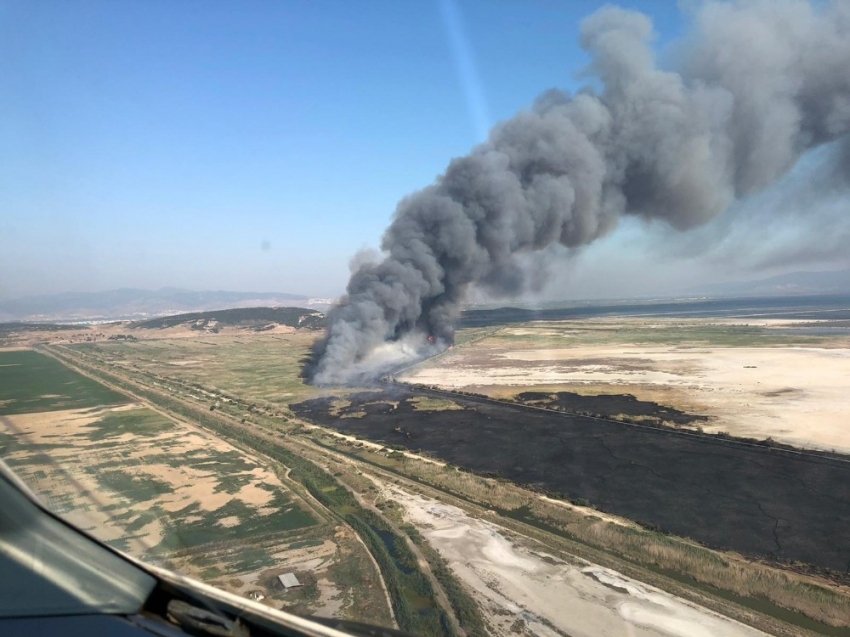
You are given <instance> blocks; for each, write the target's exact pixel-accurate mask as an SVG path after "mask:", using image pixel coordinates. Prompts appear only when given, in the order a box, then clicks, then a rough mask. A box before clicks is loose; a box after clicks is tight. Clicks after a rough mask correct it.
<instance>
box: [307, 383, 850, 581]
mask: <svg viewBox="0 0 850 637" xmlns="http://www.w3.org/2000/svg"><path fill="white" fill-rule="evenodd" d="M434 394H435V393H434V392H431V391H429V390H423V389H411V388H406V387H400V386H394V387H388V388H386V389H384V390H383V391H382V392H378V393H376V392H365V393H362V394H354V395H352V396H349V400H350V401H351V404H350V405H349V406H347V407H344V408H339V407H336V408H334V407H333V406H332V404H331V400H330V399H326V398H319V399H314V400H309V401H304V402H302V403H298V404H293V405H292V406H291V407H292V409H293V411H294V412H295V413H296V414H298V415H299V416H301V417H303V418H306V419H309V420H312V421H314V422H316V423H318V424H321V425H324V426H328V427H332V428H334V429H337V430H340V431H343V432H345V433H349V434H353V435H357V436H361V437H363V438H366V439H370V440H374V441H379V442H383V443H384V444H386V445H387V446H391V445H395V446H403V447H405V448H409V449H413V450H421V451H425V452H427V453H430V454H432V455H433V456H435V457H438V458H441V459H443V460H445V461H447V462H450V463H452V464H454V465H457V466H460V467H463V468H465V469H467V470H470V471H473V472H477V473H482V474H488V475H497V476H501V477H504V478H506V479H509V480H511V481H513V482H515V483H518V484H521V485H525V486H529V487H531V488H534V489H536V490H540V491H544V492H546V493H549V494H553V495H557V496H560V497H562V498H565V499H570V500H573V501H579V500H581V501H586V502H588V503H590V504H591V505H592V506H594V507H595V508H597V509H599V510H600V511H605V512H609V513H613V514H615V515H619V516H622V517H624V518H628V519H631V520H634V521H636V522H638V523H640V524H642V525H644V526H646V527H647V528H651V529H654V530H659V531H663V532H667V533H672V534H675V535H678V536H682V537H688V538H691V539H694V540H696V541H698V542H701V543H702V544H704V545H706V546H709V547H712V548H717V549H724V550H734V551H738V552H740V553H742V554H744V555H747V556H751V557H757V558H762V559H769V560H774V561H778V562H782V563H786V564H790V563H794V562H801V563H804V564H808V565H811V566H814V567H816V568H817V569H820V570H823V571H824V572H825V573H827V574H847V573H848V572H850V564H848V560H850V462H846V461H844V460H846V459H845V458H843V457H839V456H834V455H833V456H830V455H817V454H796V453H793V452H789V451H788V450H785V449H777V448H772V447H770V446H761V445H758V444H740V443H738V442H737V441H734V440H724V439H722V438H719V439H718V438H716V437H711V436H701V435H685V434H679V433H678V432H675V431H672V430H670V429H669V428H655V427H643V426H626V425H624V424H623V423H617V422H612V421H607V420H604V419H599V418H591V417H587V416H577V415H573V414H568V413H556V412H552V411H549V410H544V409H531V408H529V407H527V406H524V405H519V404H511V403H507V402H500V401H492V400H488V399H486V398H483V397H476V396H461V395H456V394H453V395H452V400H454V401H455V402H456V403H457V404H459V405H460V406H461V407H463V408H464V409H455V410H442V411H437V412H435V411H424V410H421V409H416V408H415V406H414V404H413V403H412V399H414V398H416V397H420V396H430V395H434ZM436 395H440V396H442V395H444V394H442V393H436ZM349 413H363V414H365V415H364V416H362V417H359V418H346V417H344V416H346V415H347V414H349Z"/></svg>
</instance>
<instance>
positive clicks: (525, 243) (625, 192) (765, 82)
mask: <svg viewBox="0 0 850 637" xmlns="http://www.w3.org/2000/svg"><path fill="white" fill-rule="evenodd" d="M651 39H652V24H651V22H650V21H649V19H648V18H647V17H646V16H644V15H642V14H640V13H635V12H632V11H625V10H622V9H619V8H615V7H606V8H603V9H602V10H600V11H599V12H597V13H595V14H593V15H592V16H590V17H589V18H587V19H586V20H585V21H584V23H583V25H582V30H581V43H582V46H583V47H584V48H585V49H586V50H587V51H588V52H589V53H590V55H591V57H592V64H591V68H590V72H591V73H592V74H593V75H595V77H596V78H598V85H599V86H600V87H601V88H600V90H599V91H598V92H597V91H594V90H592V89H590V88H588V89H587V90H584V91H582V92H579V93H578V94H577V95H574V96H568V95H565V94H563V93H560V92H558V91H550V92H547V93H545V94H543V95H542V96H541V97H540V98H538V100H537V102H536V103H535V104H534V106H533V107H532V108H531V109H530V110H529V111H526V112H521V113H519V114H518V115H517V116H515V117H514V118H513V119H511V120H508V121H506V122H503V123H502V124H500V125H498V126H497V127H496V128H495V129H494V130H493V131H492V132H491V134H490V138H489V140H488V141H487V142H486V143H484V144H482V145H481V146H479V147H477V148H475V149H474V150H473V151H472V152H471V153H470V154H469V155H467V156H466V157H461V158H458V159H455V160H453V161H452V162H451V163H450V164H449V166H448V168H447V169H446V172H445V173H444V174H443V175H442V176H441V177H440V178H439V179H438V180H437V182H436V183H435V184H433V185H431V186H428V187H427V188H425V189H424V190H421V191H419V192H417V193H415V194H412V195H410V196H409V197H407V198H405V199H404V200H402V201H401V202H400V203H399V205H398V208H397V210H396V213H395V217H394V219H393V222H392V224H391V225H390V227H389V228H388V229H387V231H386V233H385V234H384V237H383V242H382V245H381V247H382V249H383V251H384V253H385V255H384V257H383V260H381V261H379V262H369V263H363V264H361V265H360V266H359V267H358V268H357V269H356V271H355V272H354V273H353V274H352V277H351V280H350V282H349V284H348V290H347V296H346V297H345V298H344V299H343V301H342V302H341V304H340V305H339V306H338V307H337V308H335V309H334V310H333V312H332V313H331V315H330V316H329V326H328V334H327V337H326V339H325V340H324V341H323V342H322V343H321V344H320V346H319V348H318V351H317V354H318V356H317V359H316V361H315V367H314V368H313V369H312V376H313V380H314V381H315V382H317V383H336V382H345V381H347V380H349V379H350V378H351V375H352V374H353V373H355V372H356V370H357V369H358V368H360V369H361V371H362V367H363V364H364V363H363V361H364V359H368V357H369V356H370V354H371V353H372V352H373V351H374V350H375V349H376V348H379V346H381V345H382V344H384V343H386V342H388V341H394V340H398V339H400V338H401V337H402V336H404V335H406V334H410V333H421V334H430V335H434V336H435V337H436V338H437V339H439V340H441V341H443V342H446V343H448V342H451V340H452V333H453V324H454V322H455V319H456V318H457V316H458V312H459V306H460V303H461V301H462V300H463V298H464V293H465V292H466V290H467V289H468V288H469V286H470V285H472V284H475V285H476V286H481V287H484V288H486V289H488V290H489V291H491V292H495V293H499V294H505V295H509V294H512V293H516V292H520V291H522V290H523V289H525V286H526V275H525V273H524V271H523V268H522V267H521V266H520V263H519V261H518V257H520V256H521V255H522V254H524V253H528V252H530V251H537V250H542V249H544V248H546V247H547V246H549V245H550V244H552V243H554V242H559V243H561V244H563V245H565V246H568V247H574V246H581V245H584V244H587V243H589V242H591V241H593V240H594V239H597V238H598V237H600V236H602V235H604V234H606V233H608V232H610V231H611V230H612V229H613V228H614V227H615V226H616V224H617V221H618V219H619V218H620V217H621V216H622V215H624V214H634V215H641V216H643V217H646V218H658V219H662V220H664V221H666V222H667V223H669V224H670V225H671V226H673V227H674V228H676V229H679V230H687V229H689V228H692V227H695V226H698V225H700V224H703V223H705V222H707V221H709V220H710V219H712V218H713V217H714V216H715V215H717V214H718V213H720V212H721V211H723V210H724V209H725V208H726V207H727V206H729V204H730V203H731V202H733V201H734V200H735V199H736V198H738V197H741V196H744V195H747V194H751V193H753V192H757V191H759V190H760V189H763V188H765V187H766V186H768V185H770V184H771V183H773V182H775V181H776V180H777V179H779V178H780V177H781V176H782V175H784V174H785V173H786V172H787V171H788V170H789V169H790V168H791V167H792V166H794V164H795V163H796V162H797V160H798V159H799V158H800V156H801V155H802V154H803V153H804V152H805V151H806V150H807V149H810V148H812V147H815V146H817V145H820V144H824V143H826V142H830V141H833V140H836V139H838V138H840V137H842V136H844V135H846V134H847V132H848V131H850V3H847V2H835V3H833V4H829V5H822V4H817V5H814V4H810V3H808V2H804V1H802V0H752V1H741V2H732V3H726V2H722V3H721V2H709V3H705V4H702V5H701V6H700V8H699V9H698V10H697V12H696V14H695V15H694V30H693V34H692V35H691V36H690V37H689V38H688V39H686V40H685V41H683V42H682V43H681V44H680V46H679V47H678V48H677V49H676V52H677V54H678V56H679V60H678V63H677V65H676V66H677V68H678V72H668V71H662V70H659V69H658V68H657V67H656V64H655V59H654V55H653V52H652V50H651V48H650V41H651ZM835 172H836V175H838V174H840V173H841V172H842V171H841V170H838V169H836V171H835Z"/></svg>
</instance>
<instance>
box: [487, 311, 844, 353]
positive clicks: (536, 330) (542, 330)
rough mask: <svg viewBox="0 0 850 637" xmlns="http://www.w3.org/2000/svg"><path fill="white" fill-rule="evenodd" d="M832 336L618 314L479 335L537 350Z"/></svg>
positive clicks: (775, 342) (809, 340) (796, 341)
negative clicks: (629, 316)
mask: <svg viewBox="0 0 850 637" xmlns="http://www.w3.org/2000/svg"><path fill="white" fill-rule="evenodd" d="M832 338H833V337H829V336H812V335H801V334H796V333H794V332H790V331H787V330H782V329H775V328H770V327H763V326H759V325H747V324H730V323H709V322H707V321H706V320H677V319H657V320H645V319H642V318H622V319H619V320H606V319H598V320H592V321H551V322H549V321H547V322H543V321H541V322H531V323H517V324H516V325H511V326H508V327H505V328H502V329H500V330H497V331H492V333H491V334H490V335H488V336H487V337H486V338H485V339H483V340H482V345H485V346H494V345H495V346H504V347H532V348H535V349H546V348H566V347H573V346H588V345H644V346H653V345H657V346H672V347H689V346H690V347H788V346H806V345H809V346H818V345H823V344H824V343H828V342H829V341H830V340H831V339H832Z"/></svg>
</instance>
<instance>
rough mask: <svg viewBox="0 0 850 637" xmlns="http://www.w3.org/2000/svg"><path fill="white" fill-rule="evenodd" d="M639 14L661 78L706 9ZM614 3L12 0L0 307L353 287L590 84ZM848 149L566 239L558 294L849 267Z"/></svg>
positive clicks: (653, 290) (2, 71) (320, 293)
mask: <svg viewBox="0 0 850 637" xmlns="http://www.w3.org/2000/svg"><path fill="white" fill-rule="evenodd" d="M625 4H626V5H627V6H629V7H633V8H637V9H639V10H640V11H642V12H644V13H647V14H648V15H649V16H650V17H651V18H652V20H653V23H654V28H655V30H656V39H655V49H656V51H657V53H658V55H659V59H660V65H661V66H662V67H663V66H665V65H666V66H671V65H673V64H675V58H676V47H675V43H676V38H677V37H678V36H679V35H680V33H681V32H682V30H683V28H684V25H685V24H686V23H687V20H688V15H687V13H682V12H681V11H680V10H679V9H678V8H677V6H678V5H677V3H675V2H672V1H671V2H668V3H654V2H628V3H625ZM599 5H600V3H597V2H576V3H570V4H569V6H554V5H542V6H537V7H535V8H534V9H533V10H532V11H530V12H529V11H528V9H527V7H521V6H519V5H513V4H509V3H505V4H498V5H494V4H492V3H488V2H483V1H475V2H462V3H460V2H454V1H452V0H445V1H443V2H434V3H423V4H418V5H406V4H399V3H392V2H383V3H382V2H378V3H374V4H371V5H367V6H356V7H355V6H352V5H351V4H348V3H330V4H324V5H319V4H317V3H291V4H253V5H248V6H247V8H246V7H245V6H236V5H233V6H230V5H226V4H213V5H209V6H208V7H206V8H205V10H204V11H203V12H198V11H195V10H194V9H193V8H192V5H188V4H163V5H151V4H149V3H143V2H126V3H120V4H115V3H109V2H93V3H88V4H86V5H84V6H79V5H75V6H72V5H69V4H66V3H61V2H52V3H51V2H45V3H39V5H38V6H36V5H32V4H29V3H24V2H9V3H4V4H3V5H2V6H0V13H1V14H2V16H3V18H4V19H3V20H2V21H0V35H2V37H0V51H2V52H3V55H2V59H3V60H4V61H3V63H2V65H0V94H2V95H3V97H2V98H0V134H2V135H3V137H4V139H5V140H7V141H6V143H5V144H4V145H3V146H2V147H0V167H2V171H0V175H2V176H0V208H2V209H3V210H4V214H3V216H2V218H0V300H8V299H14V298H20V297H23V296H31V295H38V294H53V293H61V292H86V291H98V290H109V289H117V288H126V287H137V288H145V289H158V288H160V287H180V288H186V289H192V290H233V291H255V292H264V291H272V292H285V293H292V294H303V295H305V296H315V297H323V298H335V297H338V296H340V295H341V294H342V293H343V292H344V287H345V284H346V282H347V280H348V276H349V262H350V260H351V259H352V257H353V256H354V255H355V253H357V252H358V251H359V250H361V249H364V248H367V249H368V248H376V247H377V246H378V244H379V241H380V237H381V234H382V232H383V231H384V228H385V227H386V226H387V224H388V222H389V221H390V219H391V217H392V215H393V211H394V209H395V206H396V204H397V202H398V201H399V200H401V199H402V198H403V197H405V196H406V195H408V194H410V193H412V192H415V191H416V190H418V189H420V188H423V187H425V186H426V185H427V184H429V183H430V182H431V181H432V180H433V178H434V176H435V175H437V174H439V173H441V172H442V171H443V170H444V169H445V167H446V165H447V164H448V162H449V161H450V159H451V158H453V157H457V156H459V155H462V154H464V153H466V152H467V151H468V150H469V149H470V148H472V147H473V146H474V145H475V144H476V143H478V142H480V141H482V140H483V138H484V135H486V131H487V130H488V129H489V128H490V127H492V126H493V125H495V124H496V123H498V122H499V121H502V120H505V119H506V118H508V117H511V116H512V115H514V114H515V113H516V112H517V111H519V110H522V109H524V108H527V107H528V105H529V104H530V103H531V101H532V100H533V99H534V97H535V96H536V95H538V94H540V93H541V91H544V90H545V89H547V88H550V87H558V88H561V89H565V90H575V89H577V88H578V87H579V86H580V85H581V84H582V83H583V82H584V81H585V79H584V78H583V77H582V76H581V72H582V69H583V68H584V66H585V65H586V64H587V62H588V58H587V55H586V53H585V52H584V51H582V50H581V48H580V47H579V34H578V29H579V23H580V21H581V20H582V19H583V18H585V17H586V16H587V15H589V14H590V13H592V12H593V11H594V10H595V9H597V8H598V7H599ZM829 151H830V149H829V148H825V149H820V150H818V151H816V152H814V153H810V154H809V155H807V156H805V157H804V158H803V160H802V161H801V162H800V163H799V165H798V166H797V168H796V169H795V170H794V171H793V172H792V174H791V175H789V176H788V177H786V178H785V179H783V180H782V181H781V182H780V183H778V184H777V185H775V186H774V187H772V188H770V189H769V190H767V191H766V192H764V193H762V194H760V195H758V196H755V197H753V198H751V199H750V200H748V201H744V202H741V203H740V204H738V205H737V206H736V209H734V210H729V211H727V212H726V213H724V214H723V215H721V216H720V217H718V218H716V219H715V220H714V221H712V222H711V223H709V224H707V225H706V226H704V227H702V228H700V229H697V230H695V231H692V232H690V233H688V234H679V233H677V232H674V231H671V230H669V229H668V228H667V227H665V226H663V225H662V224H659V223H654V224H651V225H648V224H646V223H644V222H641V221H639V220H636V219H625V220H624V221H623V223H621V225H620V227H619V228H618V229H617V230H616V231H615V232H613V233H612V234H611V235H609V236H607V237H605V238H603V239H601V240H600V241H598V242H597V243H596V244H594V245H591V246H588V247H585V248H582V249H581V250H573V251H571V252H569V253H568V252H567V251H566V250H565V249H553V250H551V251H550V253H549V254H547V255H546V259H545V265H546V266H547V267H548V268H549V270H550V273H549V277H550V278H549V283H548V284H547V285H546V286H544V288H543V290H542V291H541V292H540V295H541V296H543V297H546V298H559V299H587V298H602V297H606V298H614V297H625V296H629V295H653V294H655V295H662V294H670V293H675V291H677V290H680V289H686V288H689V287H695V286H699V285H705V284H712V283H718V282H727V281H743V280H749V279H758V278H763V277H766V276H770V275H774V274H781V273H784V272H792V271H798V270H832V269H842V268H846V267H850V253H848V251H847V250H846V249H845V246H846V245H847V240H848V238H850V215H847V214H846V210H847V197H846V193H843V192H832V193H824V192H819V193H816V196H812V193H811V192H810V191H809V190H807V189H809V188H810V187H811V183H812V182H813V181H814V179H813V178H814V176H815V175H816V174H817V170H818V167H819V166H820V164H821V163H822V162H823V161H824V155H825V153H828V152H829ZM802 192H807V193H808V194H807V196H806V197H801V196H799V193H802ZM801 210H804V211H805V214H798V213H799V212H800V211H801ZM825 229H826V231H825ZM800 237H803V238H808V240H806V241H799V239H800ZM801 245H802V246H803V248H801ZM537 265H538V267H539V265H540V264H537Z"/></svg>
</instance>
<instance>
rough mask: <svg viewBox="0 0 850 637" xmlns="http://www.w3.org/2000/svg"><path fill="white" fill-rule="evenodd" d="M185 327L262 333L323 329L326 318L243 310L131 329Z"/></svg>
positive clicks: (282, 310) (289, 310) (290, 310)
mask: <svg viewBox="0 0 850 637" xmlns="http://www.w3.org/2000/svg"><path fill="white" fill-rule="evenodd" d="M179 325H186V326H188V327H189V328H190V329H193V330H200V331H207V332H217V331H218V330H219V328H222V327H241V328H245V329H250V330H254V331H257V332H263V331H266V330H270V329H274V328H275V327H277V326H278V325H285V326H288V327H296V328H308V329H320V328H322V327H324V325H325V315H324V314H322V313H321V312H318V311H316V310H307V309H304V308H300V307H246V308H236V309H232V310H217V311H212V312H189V313H187V314H176V315H173V316H162V317H159V318H155V319H149V320H146V321H137V322H135V323H131V324H130V325H129V326H128V327H129V328H130V329H145V330H154V329H165V328H169V327H177V326H179Z"/></svg>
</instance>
